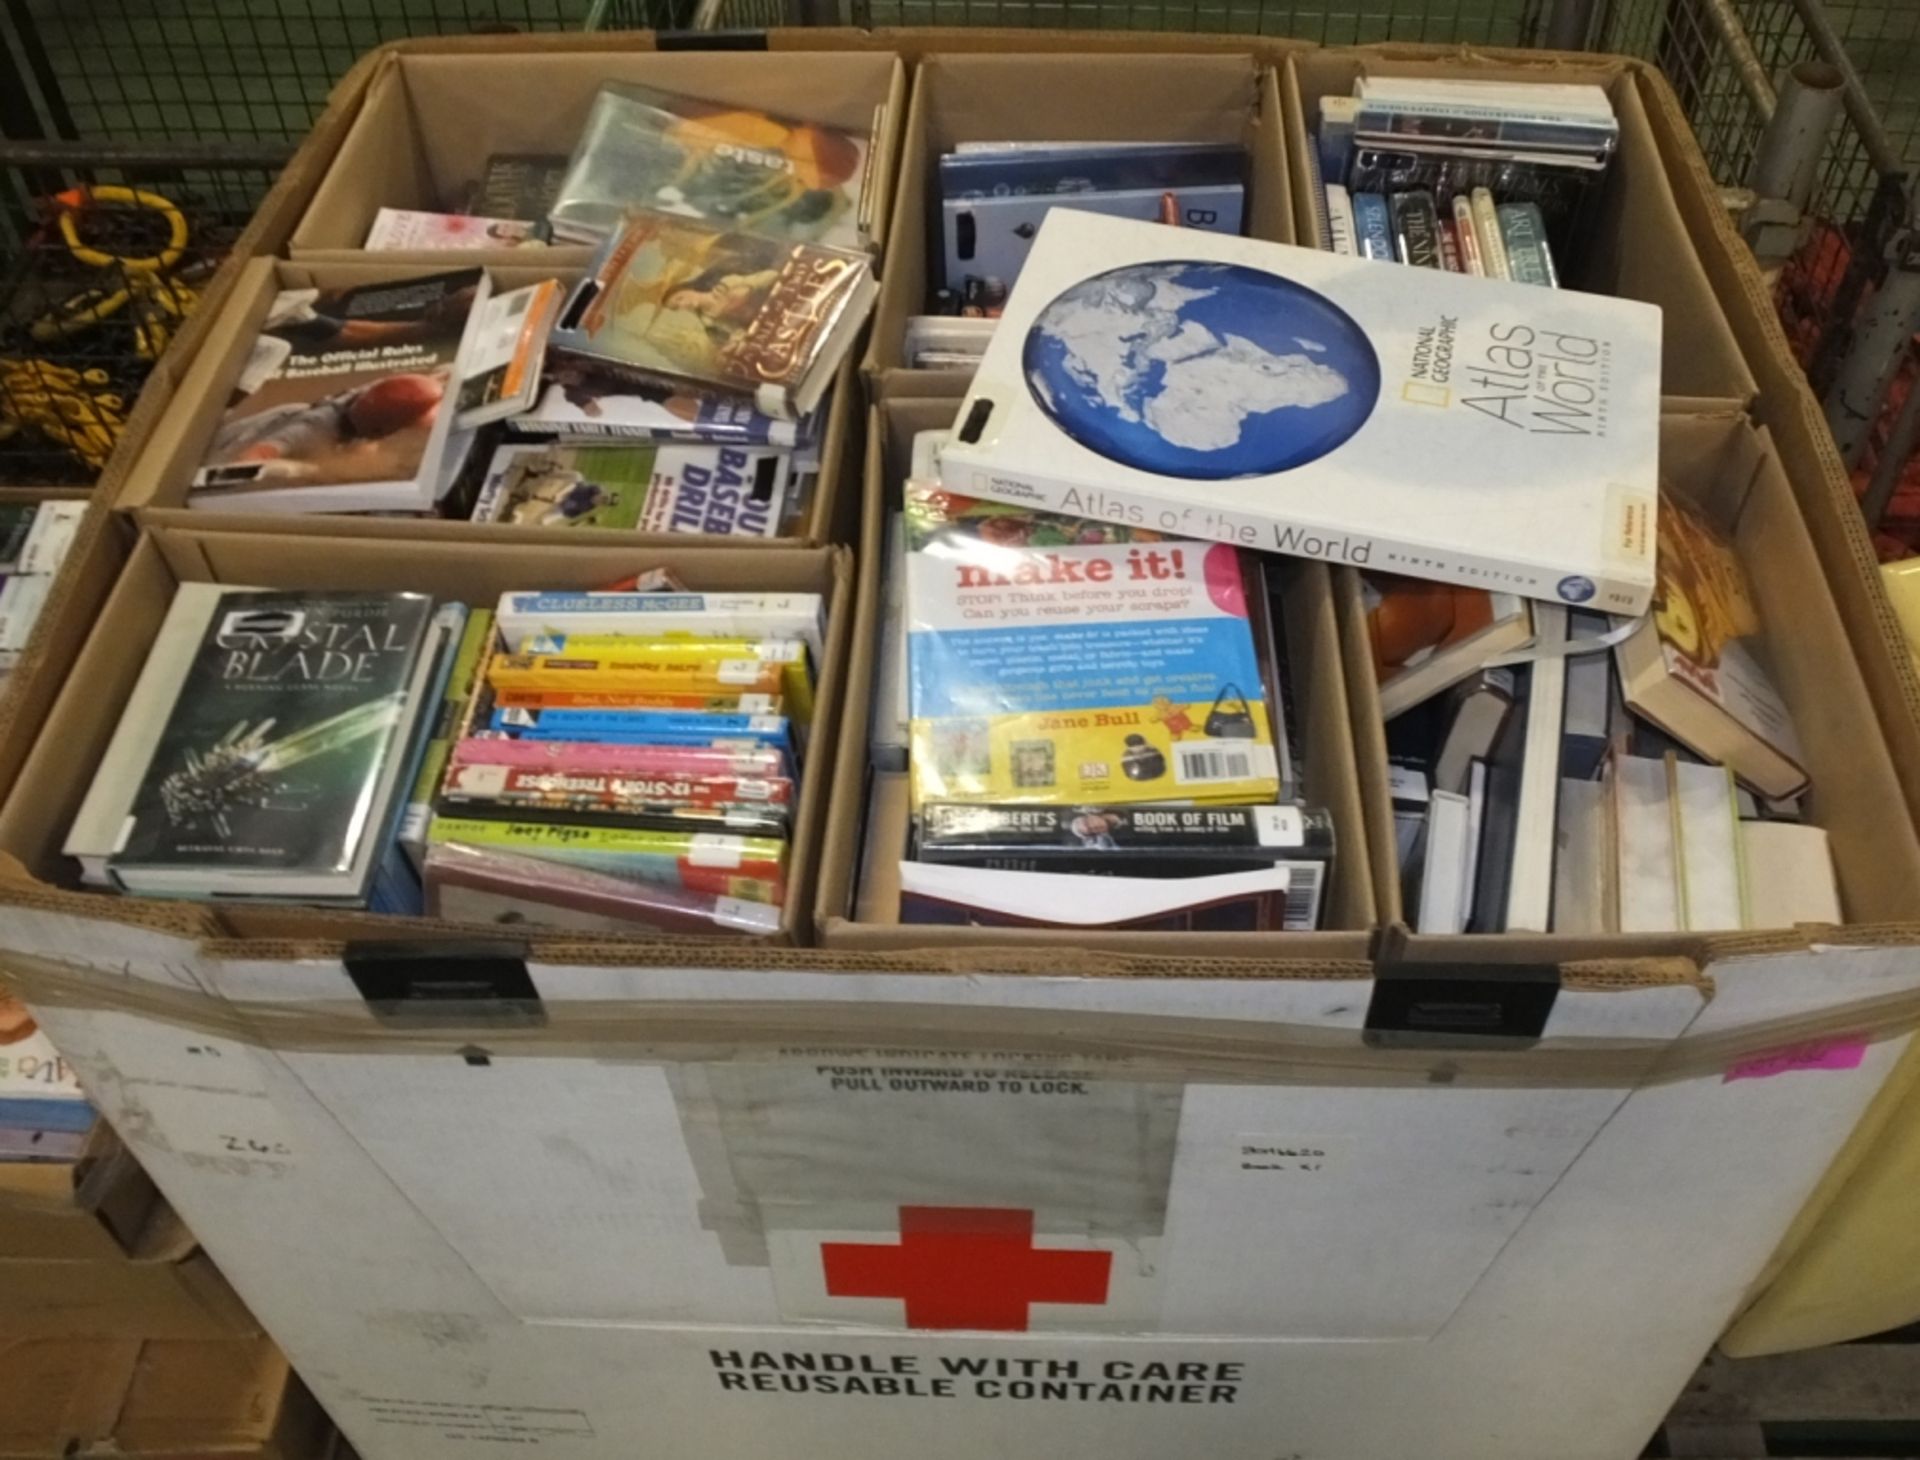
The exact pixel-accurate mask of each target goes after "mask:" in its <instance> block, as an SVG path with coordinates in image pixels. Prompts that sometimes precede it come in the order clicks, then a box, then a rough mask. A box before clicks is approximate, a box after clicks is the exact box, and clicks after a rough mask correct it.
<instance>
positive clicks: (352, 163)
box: [288, 37, 907, 268]
mask: <svg viewBox="0 0 1920 1460" xmlns="http://www.w3.org/2000/svg"><path fill="white" fill-rule="evenodd" d="M521 39H522V38H521V37H514V38H512V40H511V41H509V42H508V43H506V44H501V43H500V42H499V40H496V41H495V42H494V43H493V44H491V45H485V46H480V47H474V48H469V49H465V50H462V51H459V52H456V53H454V54H447V55H435V54H415V53H412V52H411V51H410V50H407V49H403V48H396V49H393V50H390V51H388V52H386V53H385V54H384V55H382V57H381V60H380V63H379V64H378V65H377V66H376V67H375V68H374V69H373V71H372V73H371V74H370V76H369V77H368V79H367V82H366V89H365V93H364V99H363V100H362V101H361V103H360V107H359V112H358V115H357V116H356V117H355V118H354V120H353V123H352V125H351V127H350V128H348V130H347V131H346V134H345V137H344V139H343V141H342V142H341V145H340V148H339V151H338V152H337V153H336V154H335V155H334V156H333V157H332V158H331V160H330V164H329V165H328V167H327V170H326V173H325V176H324V178H323V179H322V180H321V181H320V183H319V185H318V187H317V188H315V190H314V191H313V194H312V198H311V201H310V202H309V203H308V204H307V206H306V209H305V213H304V215H303V216H302V218H301V220H300V223H299V225H298V226H297V227H296V228H295V229H294V230H293V234H292V236H291V237H290V238H289V240H288V248H289V251H290V252H291V254H292V256H293V257H294V258H295V259H304V260H307V261H320V260H326V259H332V260H335V261H338V259H339V258H340V256H342V255H344V254H348V253H357V252H358V251H359V250H360V249H361V247H362V246H363V244H364V243H365V241H366V236H367V230H368V229H369V228H371V227H372V226H373V219H374V214H375V213H376V212H377V211H378V210H379V209H381V208H383V207H386V208H412V209H418V210H421V211H425V212H457V211H459V209H458V207H457V203H458V200H459V199H460V197H461V196H462V195H463V194H464V193H465V192H466V190H468V189H469V188H471V187H472V186H473V185H474V184H475V183H476V182H477V181H478V180H479V179H480V177H481V175H482V173H483V172H484V171H485V169H486V164H487V159H488V158H489V157H490V156H492V155H494V154H496V153H548V154H559V155H562V156H564V155H566V154H568V153H571V152H572V151H573V147H574V143H575V141H576V140H578V138H579V135H580V129H581V128H582V127H583V126H584V125H585V123H586V119H587V112H588V110H589V109H590V108H591V106H592V104H593V99H594V96H595V94H596V93H598V91H599V90H600V88H601V87H602V86H604V85H606V84H607V83H608V82H629V83H635V84H639V85H644V86H653V87H657V88H659V89H660V90H663V91H670V92H674V93H676V94H679V95H682V96H693V97H698V98H701V99H702V100H706V101H714V102H720V103H723V104H731V105H738V106H750V107H754V108H757V109H760V110H763V111H769V112H773V113H775V114H776V115H785V116H795V117H803V118H806V119H808V120H813V121H821V122H826V123H829V124H831V125H834V126H840V127H848V128H852V129H855V130H858V131H863V132H870V133H871V134H872V147H871V151H870V153H869V156H868V163H867V166H868V172H869V176H870V177H871V179H872V181H871V184H870V186H871V189H872V192H871V201H872V213H871V216H872V219H873V237H874V240H875V243H876V246H877V244H878V243H879V241H880V240H882V239H884V238H885V237H886V225H887V217H888V212H889V208H890V205H891V191H890V187H891V183H892V179H893V171H894V165H895V164H894V147H895V140H896V138H897V136H898V133H899V128H900V123H901V118H902V115H903V113H904V112H905V110H906V96H907V82H906V72H905V69H904V68H903V67H902V65H901V63H900V61H899V58H898V57H896V56H894V55H891V54H889V53H886V52H870V53H847V54H836V53H832V52H817V53H812V54H809V55H808V56H807V57H806V58H805V59H804V60H795V59H790V58H787V57H784V56H778V55H773V54H766V53H761V54H754V53H751V52H747V53H742V52H736V51H711V52H704V53H703V52H697V51H693V52H690V51H679V52H674V53H670V54H664V55H663V54H659V53H656V52H654V51H653V50H651V48H650V46H645V47H642V46H633V47H629V48H621V49H610V48H605V47H596V48H594V49H591V50H577V49H573V48H568V49H566V50H562V51H558V52H550V51H536V50H529V49H527V48H525V47H523V46H521V45H519V44H517V42H519V41H520V40H521ZM543 253H544V254H545V256H547V257H548V258H550V259H551V261H552V262H553V263H555V264H557V265H561V266H564V267H572V268H579V267H583V266H584V265H585V264H586V262H587V260H588V259H590V258H591V257H592V255H593V250H592V249H591V248H582V247H575V246H563V247H558V248H552V249H547V250H544V251H543ZM381 257H383V258H385V259H388V260H399V261H408V260H412V261H429V262H430V261H436V260H440V259H444V258H445V255H444V254H432V253H425V254H422V253H413V254H406V253H398V254H384V255H382V256H381ZM471 257H472V258H474V260H475V261H478V262H488V263H506V262H511V261H515V260H519V261H524V259H525V257H526V255H525V252H524V251H521V250H513V249H506V250H499V251H493V250H482V251H479V252H478V253H476V254H474V255H472V256H471Z"/></svg>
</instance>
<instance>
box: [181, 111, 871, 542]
mask: <svg viewBox="0 0 1920 1460" xmlns="http://www.w3.org/2000/svg"><path fill="white" fill-rule="evenodd" d="M740 135H751V136H759V137H761V138H763V140H764V139H769V138H774V137H781V138H785V139H786V141H785V142H783V143H781V144H780V146H791V147H792V148H793V149H796V150H795V151H794V152H793V153H792V154H791V155H789V154H788V153H786V152H783V151H781V150H780V146H774V145H773V143H772V142H771V141H765V142H764V145H763V146H762V147H761V150H759V151H753V150H746V149H743V147H742V146H741V145H740V143H739V137H740ZM867 146H868V143H867V139H865V138H863V137H854V136H850V135H847V134H844V133H838V132H833V131H831V129H824V128H818V127H813V126H811V125H810V124H803V123H792V122H785V121H781V120H779V119H774V118H768V117H765V116H762V115H761V114H759V113H755V112H751V111H742V110H738V109H719V108H715V107H712V106H710V105H708V104H706V103H701V102H693V101H689V100H686V99H684V98H675V97H667V96H663V95H660V94H657V93H644V94H642V93H639V92H638V91H637V89H635V88H608V89H607V91H605V92H604V93H603V94H602V96H601V98H600V101H599V102H598V103H597V104H596V107H595V111H594V121H593V122H592V123H591V124H590V126H589V128H588V132H587V135H586V136H585V137H583V139H582V141H581V145H580V150H579V152H578V153H577V154H576V156H575V157H574V158H573V160H572V161H571V162H570V163H568V164H566V165H565V166H563V167H558V168H557V169H545V168H541V167H536V166H535V165H534V164H535V163H536V162H537V161H538V160H537V159H528V158H522V157H516V158H511V159H506V160H505V162H504V164H503V166H505V167H506V176H504V177H503V178H502V180H501V181H500V183H499V186H497V187H496V186H494V182H493V179H492V177H491V172H492V169H491V168H490V171H489V180H488V181H487V183H485V184H484V185H483V186H484V188H485V190H486V191H487V192H488V193H489V194H496V193H497V194H500V195H502V196H506V195H512V196H515V197H518V196H520V190H517V189H516V188H514V187H509V186H508V181H509V180H510V179H519V180H520V182H521V183H522V184H524V185H525V187H527V188H532V187H534V186H536V182H537V180H538V179H540V178H543V177H545V178H552V179H553V180H554V181H553V186H552V197H551V200H550V201H548V202H547V203H546V207H547V217H548V220H549V223H550V226H551V228H552V229H553V230H555V231H562V232H564V233H565V236H567V237H569V238H574V239H580V240H585V241H590V242H593V243H595V244H596V245H597V247H598V252H597V255H596V257H595V258H594V260H593V262H592V264H591V266H590V268H589V269H588V270H587V274H586V277H585V278H584V279H581V280H578V281H577V282H573V283H571V284H563V283H562V281H561V280H560V279H559V278H557V277H556V278H553V279H546V280H541V281H538V282H536V283H533V284H529V285H525V286H524V287H520V288H516V289H512V290H508V291H505V292H500V293H496V292H495V291H494V288H493V279H492V276H491V275H490V273H489V272H488V270H486V269H484V268H468V269H459V270H453V271H450V272H447V273H444V274H437V275H432V276H429V277H426V278H420V277H417V276H416V277H410V278H409V277H395V278H393V279H390V280H379V281H376V282H372V283H364V284H359V285H356V286H354V287H350V288H342V289H330V290H321V289H296V290H288V291H285V292H283V293H281V294H280V295H279V296H278V297H277V298H276V299H275V300H274V301H273V304H272V306H271V308H270V310H269V312H268V315H267V319H266V323H265V326H264V328H263V329H262V331H261V334H260V337H259V339H258V341H257V342H256V345H255V348H254V351H253V354H252V357H251V359H250V361H249V363H248V365H247V367H246V370H245V372H244V374H243V376H242V378H241V380H240V382H239V391H240V399H239V401H238V402H237V403H236V404H235V405H233V406H232V407H230V408H229V410H228V412H227V414H226V417H225V418H224V420H223V421H222V422H221V425H220V427H219V429H218V431H217V433H216V435H215V437H214V440H213V443H212V446H211V449H210V450H209V452H208V453H207V456H206V459H205V462H204V464H203V465H202V467H201V468H200V470H199V471H198V473H197V474H196V477H195V480H194V489H193V491H192V493H191V495H190V497H189V499H188V500H189V503H190V505H192V506H195V507H201V508H212V509H221V510H241V511H261V512H267V511H272V512H384V513H412V514H418V515H435V516H442V517H452V518H458V519H470V520H473V521H478V522H507V523H513V524H517V525H521V526H533V527H554V528H565V527H576V526H584V527H601V528H614V529H621V530H632V531H641V532H662V533H681V532H687V533H706V534H715V535H722V536H744V537H774V536H779V535H781V534H783V533H792V532H795V531H798V530H801V529H802V527H803V525H804V523H805V520H806V515H807V509H808V506H809V502H810V498H811V494H812V489H813V484H814V480H815V477H816V476H817V473H818V469H819V435H820V426H819V423H820V421H821V419H822V409H823V398H824V397H825V395H826V392H827V390H828V387H829V385H830V383H831V381H832V379H833V376H834V373H835V371H836V370H837V369H838V367H839V365H840V362H841V361H842V360H843V359H844V358H845V357H846V354H847V352H848V350H849V349H850V348H851V347H852V344H853V340H854V337H855V336H856V335H857V334H858V333H859V330H860V327H861V325H862V324H863V323H864V321H865V319H866V315H867V313H868V311H869V310H870V308H871V307H872V300H873V295H874V292H875V284H874V281H873V275H872V262H871V258H870V256H869V255H868V254H867V253H866V252H865V251H864V250H862V249H859V248H850V247H844V246H841V245H846V244H859V243H860V242H861V241H862V239H863V234H862V232H861V228H862V225H861V224H860V223H859V221H858V219H859V216H860V213H859V208H858V207H857V206H856V201H855V200H856V199H857V198H858V197H859V196H860V186H859V184H860V179H861V177H862V176H863V175H864V167H865V158H866V151H867ZM768 149H771V150H768ZM822 170H824V171H822ZM815 173H819V174H820V175H819V176H815V175H814V174H815ZM828 173H831V175H832V177H831V179H829V178H828V177H827V174H828ZM807 178H812V180H813V181H814V182H815V183H817V184H819V185H818V186H813V187H805V186H802V181H803V180H804V179H807ZM652 210H663V211H652ZM434 216H435V215H425V214H410V215H404V216H403V217H399V218H394V217H384V218H383V221H382V223H381V224H378V225H376V235H375V240H370V241H369V247H373V246H374V245H375V241H376V240H378V241H379V242H382V243H385V244H388V245H391V246H402V247H406V248H409V249H415V250H418V249H437V248H442V247H444V248H453V249H458V248H464V247H469V246H473V247H489V246H494V245H495V244H497V243H499V242H501V241H502V240H500V239H497V238H495V237H494V235H495V233H497V232H498V230H499V229H501V228H502V227H508V226H509V224H510V226H511V228H512V229H521V228H524V227H527V226H529V225H526V224H524V222H523V221H519V220H509V222H507V223H503V222H502V221H500V220H495V221H494V222H492V223H490V224H487V225H486V226H480V221H479V220H476V219H470V218H465V217H456V218H451V219H446V220H442V223H441V225H440V226H437V227H436V226H433V219H434ZM538 257H539V256H538V254H537V253H529V254H528V258H529V259H530V260H536V261H537V259H538Z"/></svg>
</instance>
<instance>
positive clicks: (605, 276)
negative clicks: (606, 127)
mask: <svg viewBox="0 0 1920 1460" xmlns="http://www.w3.org/2000/svg"><path fill="white" fill-rule="evenodd" d="M876 289H877V286H876V285H875V283H874V279H873V271H872V267H871V264H870V262H869V260H868V258H867V256H866V255H865V254H858V253H849V252H846V251H844V250H841V249H831V248H823V247H821V246H819V245H815V244H796V243H786V242H782V241H780V240H777V239H770V238H764V237H761V236H759V235H756V234H749V233H728V232H725V231H723V230H721V229H718V228H714V227H712V226H710V225H708V224H705V223H700V222H697V221H695V220H693V219H689V218H678V217H673V216H671V215H668V214H665V213H645V212H641V213H633V214H630V215H628V219H627V222H626V224H625V225H624V227H622V229H621V230H620V231H619V232H618V233H616V234H614V235H612V236H611V237H610V238H609V239H608V241H607V243H606V245H605V246H604V247H603V248H602V249H601V252H600V254H599V256H598V257H597V259H596V260H595V262H594V265H593V267H592V268H591V269H590V270H589V271H588V274H587V277H586V278H585V279H583V280H582V281H581V283H580V284H579V286H578V287H577V288H576V290H575V292H574V295H573V298H572V300H571V301H570V302H569V303H568V305H567V307H566V310H565V312H564V313H563V314H562V315H561V318H560V323H559V325H558V326H557V327H556V328H555V329H554V331H553V335H552V344H551V348H552V350H553V351H554V352H555V353H556V354H558V355H559V356H560V357H561V358H562V360H567V359H571V360H578V361H583V362H585V363H586V364H588V365H592V366H597V367H598V368H600V369H601V370H603V371H608V372H612V373H615V374H620V375H624V376H626V377H628V378H633V379H644V380H658V381H667V382H677V383H681V384H685V385H691V386H693V387H694V388H696V389H700V390H710V391H716V390H717V391H722V392H728V393H732V394H735V395H740V396H744V397H746V398H747V399H749V400H751V402H752V403H753V405H754V407H755V408H756V409H758V410H759V411H761V412H762V413H763V414H766V415H769V416H777V417H780V418H782V419H784V420H797V419H799V418H800V417H802V416H805V415H807V414H808V413H810V412H811V411H812V410H813V409H814V407H815V406H817V405H818V404H819V402H820V397H821V395H822V394H823V393H824V392H825V390H826V388H827V385H828V382H829V381H830V379H831V378H832V375H833V372H834V370H835V369H836V368H838V366H839V364H840V361H841V360H842V359H843V358H844V357H845V355H846V353H847V350H848V349H849V348H850V347H851V346H852V344H853V338H854V336H855V335H856V334H857V333H858V332H859V329H860V326H861V325H862V324H863V323H864V322H865V320H866V316H867V311H868V309H869V308H870V307H871V306H872V303H873V298H874V294H875V292H876Z"/></svg>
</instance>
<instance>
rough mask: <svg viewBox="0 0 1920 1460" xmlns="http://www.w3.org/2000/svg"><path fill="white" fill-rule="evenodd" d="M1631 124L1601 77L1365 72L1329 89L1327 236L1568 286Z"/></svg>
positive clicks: (1390, 257) (1322, 151)
mask: <svg viewBox="0 0 1920 1460" xmlns="http://www.w3.org/2000/svg"><path fill="white" fill-rule="evenodd" d="M1619 136H1620V127H1619V122H1618V121H1617V119H1616V118H1615V116H1614V113H1613V106H1612V103H1611V102H1609V101H1608V99H1607V94H1606V92H1605V91H1604V90H1603V89H1601V88H1600V87H1598V86H1580V85H1565V84H1559V83H1536V82H1507V81H1443V80H1434V79H1412V78H1405V77H1362V78H1360V79H1359V80H1358V81H1357V82H1356V83H1355V84H1354V88H1353V95H1351V96H1329V97H1323V98H1322V99H1321V102H1320V119H1319V125H1318V128H1317V129H1316V135H1315V149H1314V153H1313V157H1312V159H1311V160H1312V162H1313V163H1314V164H1315V165H1316V167H1317V170H1318V174H1319V190H1320V197H1319V199H1318V203H1319V207H1320V216H1319V218H1318V219H1317V220H1316V221H1317V223H1318V226H1319V231H1320V239H1321V246H1322V247H1323V248H1329V249H1332V250H1333V251H1334V252H1336V253H1344V254H1356V255H1358V256H1360V257H1362V258H1370V259H1381V260H1386V261H1390V262H1398V263H1402V264H1413V265H1416V266H1419V267H1424V268H1430V269H1448V270H1451V271H1453V272H1455V273H1465V274H1480V275H1484V276H1486V277H1488V278H1494V279H1512V280H1515V281H1517V282H1520V283H1525V284H1544V285H1548V286H1550V287H1551V286H1557V285H1558V284H1559V283H1560V277H1561V269H1560V264H1561V263H1563V262H1564V263H1568V264H1577V263H1578V257H1577V254H1576V252H1575V250H1576V248H1577V245H1578V243H1579V241H1580V238H1581V235H1582V229H1583V224H1584V222H1585V221H1586V219H1587V218H1588V216H1589V210H1590V209H1591V207H1592V206H1593V204H1594V202H1595V200H1596V198H1597V196H1598V194H1599V185H1600V182H1601V180H1602V178H1603V177H1604V176H1605V174H1606V169H1607V165H1608V163H1609V162H1610V161H1611V160H1612V157H1613V153H1614V149H1615V147H1616V146H1617V145H1618V142H1619Z"/></svg>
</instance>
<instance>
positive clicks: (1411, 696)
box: [1360, 573, 1533, 789]
mask: <svg viewBox="0 0 1920 1460" xmlns="http://www.w3.org/2000/svg"><path fill="white" fill-rule="evenodd" d="M1360 585H1361V592H1362V595H1363V597H1364V599H1365V602H1366V606H1367V640H1368V643H1369V645H1370V647H1371V648H1372V650H1373V671H1374V675H1375V677H1376V678H1377V679H1378V681H1379V684H1380V714H1381V717H1382V718H1383V719H1388V720H1391V719H1393V718H1394V716H1396V715H1399V714H1401V713H1402V712H1403V711H1406V710H1409V709H1411V708H1413V706H1415V705H1417V704H1420V703H1422V702H1423V701H1425V700H1428V699H1431V698H1432V697H1433V696H1435V695H1437V694H1439V693H1440V692H1441V691H1442V690H1444V689H1447V688H1448V687H1449V686H1451V685H1454V684H1458V683H1459V682H1460V681H1461V680H1463V679H1466V678H1467V677H1468V676H1470V675H1472V674H1473V673H1475V672H1476V671H1477V670H1480V669H1482V668H1484V667H1486V666H1487V665H1488V664H1491V663H1492V662H1493V661H1494V660H1496V659H1498V658H1499V657H1501V656H1502V655H1504V654H1511V653H1513V652H1514V651H1516V650H1518V649H1524V648H1525V647H1526V646H1527V644H1528V643H1529V642H1531V640H1532V638H1533V611H1532V609H1531V608H1530V607H1529V606H1528V603H1527V600H1526V599H1524V598H1519V597H1516V596H1515V595H1514V594H1511V593H1489V592H1488V591H1487V590H1486V589H1484V588H1462V587H1458V586H1456V585H1454V584H1450V583H1428V582H1424V581H1422V580H1421V579H1418V578H1402V577H1398V576H1396V575H1394V574H1391V573H1365V574H1362V575H1361V578H1360ZM1455 789H1457V788H1455Z"/></svg>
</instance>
